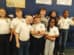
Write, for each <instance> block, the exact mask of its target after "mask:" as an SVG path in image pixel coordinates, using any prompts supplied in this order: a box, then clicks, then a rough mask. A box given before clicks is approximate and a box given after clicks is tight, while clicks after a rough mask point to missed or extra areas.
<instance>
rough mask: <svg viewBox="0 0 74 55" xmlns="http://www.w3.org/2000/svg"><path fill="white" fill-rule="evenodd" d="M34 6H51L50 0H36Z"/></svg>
mask: <svg viewBox="0 0 74 55" xmlns="http://www.w3.org/2000/svg"><path fill="white" fill-rule="evenodd" d="M36 4H45V5H52V0H36Z"/></svg>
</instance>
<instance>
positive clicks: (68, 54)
mask: <svg viewBox="0 0 74 55" xmlns="http://www.w3.org/2000/svg"><path fill="white" fill-rule="evenodd" d="M65 55H74V49H66V50H65Z"/></svg>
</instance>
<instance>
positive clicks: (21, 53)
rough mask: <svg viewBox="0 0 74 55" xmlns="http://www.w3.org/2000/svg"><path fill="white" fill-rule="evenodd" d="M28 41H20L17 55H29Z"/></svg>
mask: <svg viewBox="0 0 74 55" xmlns="http://www.w3.org/2000/svg"><path fill="white" fill-rule="evenodd" d="M29 47H30V42H29V41H20V48H19V49H18V55H29Z"/></svg>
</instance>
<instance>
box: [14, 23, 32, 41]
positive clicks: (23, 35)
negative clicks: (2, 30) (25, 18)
mask: <svg viewBox="0 0 74 55" xmlns="http://www.w3.org/2000/svg"><path fill="white" fill-rule="evenodd" d="M30 31H31V25H28V24H26V22H24V23H20V24H19V25H18V27H17V28H16V30H15V32H16V33H18V34H19V39H20V40H21V41H28V40H29V39H30Z"/></svg>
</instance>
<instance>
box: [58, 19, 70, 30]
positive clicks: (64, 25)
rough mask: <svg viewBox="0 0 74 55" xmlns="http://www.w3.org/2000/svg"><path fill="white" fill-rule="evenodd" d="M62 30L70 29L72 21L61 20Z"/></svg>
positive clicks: (59, 23) (60, 26)
mask: <svg viewBox="0 0 74 55" xmlns="http://www.w3.org/2000/svg"><path fill="white" fill-rule="evenodd" d="M58 25H59V28H60V29H69V26H70V25H71V19H70V18H66V19H64V18H61V19H60V20H59V22H58Z"/></svg>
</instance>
